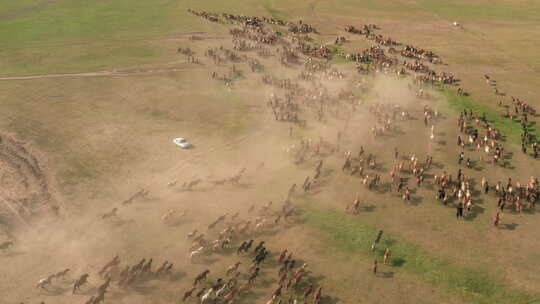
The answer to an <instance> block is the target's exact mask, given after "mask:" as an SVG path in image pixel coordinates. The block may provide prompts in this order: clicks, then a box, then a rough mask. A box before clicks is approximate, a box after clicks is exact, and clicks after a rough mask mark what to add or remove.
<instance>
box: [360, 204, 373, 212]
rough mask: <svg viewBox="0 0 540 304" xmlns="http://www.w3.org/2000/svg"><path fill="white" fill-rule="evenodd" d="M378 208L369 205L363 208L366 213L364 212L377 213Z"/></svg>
mask: <svg viewBox="0 0 540 304" xmlns="http://www.w3.org/2000/svg"><path fill="white" fill-rule="evenodd" d="M376 208H377V206H375V205H367V206H364V207H362V211H364V212H373V211H375V209H376Z"/></svg>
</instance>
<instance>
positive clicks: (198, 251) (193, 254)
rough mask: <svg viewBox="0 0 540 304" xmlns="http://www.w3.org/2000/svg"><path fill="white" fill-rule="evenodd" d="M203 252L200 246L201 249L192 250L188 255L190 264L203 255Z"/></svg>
mask: <svg viewBox="0 0 540 304" xmlns="http://www.w3.org/2000/svg"><path fill="white" fill-rule="evenodd" d="M203 250H204V247H202V246H201V247H199V248H197V249H196V250H193V251H192V252H191V253H190V254H189V258H190V260H191V262H192V263H193V261H194V260H195V259H196V258H197V257H199V256H200V255H201V254H202V253H203Z"/></svg>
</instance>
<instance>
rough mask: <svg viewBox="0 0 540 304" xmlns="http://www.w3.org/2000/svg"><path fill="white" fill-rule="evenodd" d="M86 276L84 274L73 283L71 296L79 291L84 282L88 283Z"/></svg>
mask: <svg viewBox="0 0 540 304" xmlns="http://www.w3.org/2000/svg"><path fill="white" fill-rule="evenodd" d="M88 276H89V274H88V273H85V274H83V275H82V276H81V277H80V278H79V279H78V280H77V281H75V284H73V294H75V292H76V291H77V290H79V288H81V286H83V285H84V284H85V283H86V282H88Z"/></svg>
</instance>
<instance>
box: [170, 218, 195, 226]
mask: <svg viewBox="0 0 540 304" xmlns="http://www.w3.org/2000/svg"><path fill="white" fill-rule="evenodd" d="M192 222H193V220H192V219H186V218H179V219H176V220H174V219H173V220H169V221H167V222H166V223H165V224H166V225H167V226H170V227H178V226H180V225H184V224H189V223H192Z"/></svg>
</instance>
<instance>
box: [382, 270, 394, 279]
mask: <svg viewBox="0 0 540 304" xmlns="http://www.w3.org/2000/svg"><path fill="white" fill-rule="evenodd" d="M380 277H381V278H383V279H391V278H393V277H394V272H393V271H385V272H381V275H380Z"/></svg>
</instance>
